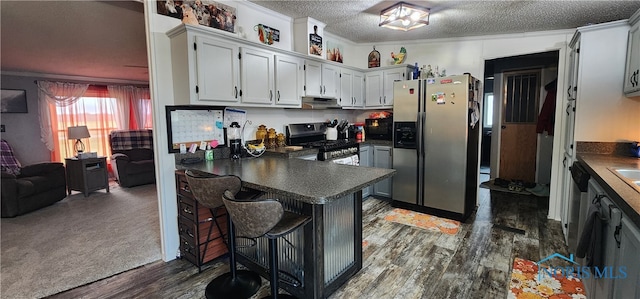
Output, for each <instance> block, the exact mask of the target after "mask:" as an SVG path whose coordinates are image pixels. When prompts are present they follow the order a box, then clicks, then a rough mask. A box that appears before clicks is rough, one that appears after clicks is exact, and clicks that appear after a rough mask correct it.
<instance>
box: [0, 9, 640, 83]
mask: <svg viewBox="0 0 640 299" xmlns="http://www.w3.org/2000/svg"><path fill="white" fill-rule="evenodd" d="M147 1H151V0H147ZM205 1H207V0H205ZM252 2H254V3H256V4H257V5H261V6H264V7H266V8H269V9H271V10H274V11H277V12H280V13H282V14H284V15H288V16H291V17H293V18H297V17H306V16H309V17H312V18H314V19H316V20H318V21H321V22H323V23H325V24H327V26H326V27H325V31H326V32H330V33H332V34H335V35H338V36H341V37H344V38H346V39H348V40H351V41H353V42H359V43H365V42H370V43H375V42H384V41H401V40H413V39H435V38H448V37H462V36H477V35H492V34H503V33H517V32H533V31H541V30H555V29H573V28H576V27H579V26H584V25H586V24H589V23H592V24H596V23H602V22H608V21H615V20H621V19H627V18H629V17H630V16H631V15H632V14H633V13H634V12H635V11H636V10H638V9H640V1H638V0H636V1H442V0H438V1H407V2H409V3H412V4H416V5H421V6H425V7H429V8H431V12H432V16H431V19H430V24H429V25H428V26H426V27H423V28H419V29H416V30H414V31H409V32H402V31H395V30H390V29H386V28H381V27H379V26H378V22H379V17H378V14H379V13H380V11H381V10H382V9H384V8H386V7H388V6H390V5H392V4H395V3H396V2H395V1H394V2H390V1H373V0H361V1H357V0H356V1H306V0H298V1H268V0H266V1H263V0H252ZM0 5H1V6H0V14H1V15H0V30H1V32H0V37H1V42H0V46H1V49H0V54H1V57H0V63H1V69H2V72H3V74H4V73H6V72H22V73H24V72H28V73H42V74H57V75H67V76H81V77H91V78H105V79H122V80H134V81H142V82H145V81H148V78H149V75H148V71H147V50H146V39H145V28H144V26H145V25H144V10H143V4H142V3H141V2H140V1H131V0H129V1H91V0H82V1H62V0H60V1H31V0H30V1H7V0H0Z"/></svg>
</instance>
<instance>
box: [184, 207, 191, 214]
mask: <svg viewBox="0 0 640 299" xmlns="http://www.w3.org/2000/svg"><path fill="white" fill-rule="evenodd" d="M182 211H183V212H185V213H187V214H191V215H193V211H191V209H189V208H184V209H182Z"/></svg>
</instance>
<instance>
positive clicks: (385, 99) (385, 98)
mask: <svg viewBox="0 0 640 299" xmlns="http://www.w3.org/2000/svg"><path fill="white" fill-rule="evenodd" d="M383 103H385V104H386V103H387V96H384V101H383Z"/></svg>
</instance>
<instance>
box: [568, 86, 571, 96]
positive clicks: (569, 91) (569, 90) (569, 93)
mask: <svg viewBox="0 0 640 299" xmlns="http://www.w3.org/2000/svg"><path fill="white" fill-rule="evenodd" d="M567 96H568V97H569V98H571V86H569V88H567Z"/></svg>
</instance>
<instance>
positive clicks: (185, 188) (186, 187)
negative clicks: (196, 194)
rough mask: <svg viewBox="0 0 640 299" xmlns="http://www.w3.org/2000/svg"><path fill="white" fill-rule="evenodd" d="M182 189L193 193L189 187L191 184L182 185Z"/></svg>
mask: <svg viewBox="0 0 640 299" xmlns="http://www.w3.org/2000/svg"><path fill="white" fill-rule="evenodd" d="M182 191H184V192H187V193H191V189H189V186H184V187H182Z"/></svg>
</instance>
